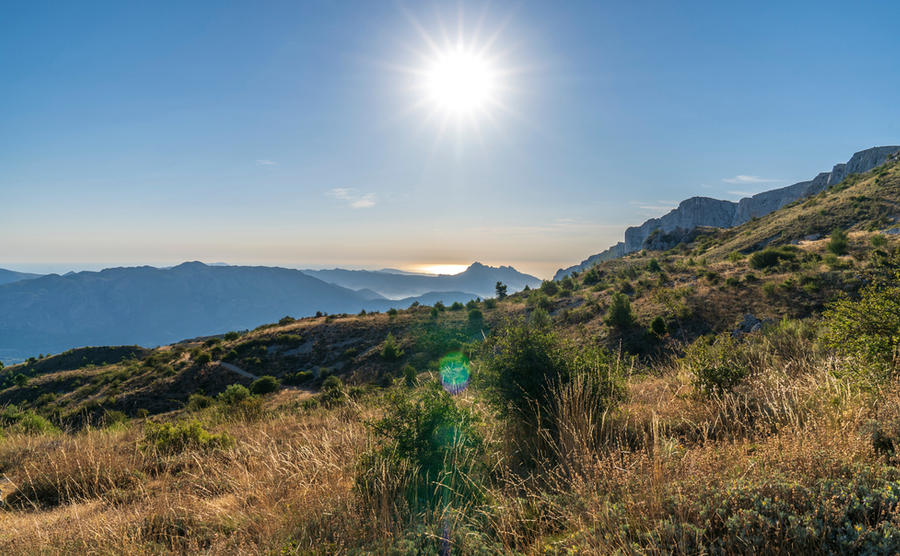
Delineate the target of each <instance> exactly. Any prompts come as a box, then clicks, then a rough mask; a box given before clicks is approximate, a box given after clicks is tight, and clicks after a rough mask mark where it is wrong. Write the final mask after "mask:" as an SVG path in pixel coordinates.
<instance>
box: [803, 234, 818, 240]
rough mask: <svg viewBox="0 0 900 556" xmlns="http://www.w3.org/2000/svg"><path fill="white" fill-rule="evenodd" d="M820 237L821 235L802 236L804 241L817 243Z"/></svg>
mask: <svg viewBox="0 0 900 556" xmlns="http://www.w3.org/2000/svg"><path fill="white" fill-rule="evenodd" d="M821 237H822V234H810V235H808V236H803V240H804V241H817V240H818V239H820V238H821Z"/></svg>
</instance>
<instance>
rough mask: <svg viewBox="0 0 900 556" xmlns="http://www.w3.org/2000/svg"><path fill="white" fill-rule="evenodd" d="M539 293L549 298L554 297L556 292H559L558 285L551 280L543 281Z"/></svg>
mask: <svg viewBox="0 0 900 556" xmlns="http://www.w3.org/2000/svg"><path fill="white" fill-rule="evenodd" d="M541 291H542V292H544V293H545V294H547V295H549V296H550V297H553V296H554V295H556V292H558V291H559V284H557V283H556V282H554V281H552V280H544V281H543V282H541Z"/></svg>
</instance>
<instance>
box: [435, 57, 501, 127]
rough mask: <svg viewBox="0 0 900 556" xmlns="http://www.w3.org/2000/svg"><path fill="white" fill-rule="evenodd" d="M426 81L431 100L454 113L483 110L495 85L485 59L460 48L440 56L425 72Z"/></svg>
mask: <svg viewBox="0 0 900 556" xmlns="http://www.w3.org/2000/svg"><path fill="white" fill-rule="evenodd" d="M425 82H426V89H427V91H428V93H429V95H430V97H431V99H432V100H433V101H434V102H435V103H436V104H437V106H438V107H440V108H442V109H443V110H445V111H447V112H451V113H466V112H472V111H475V110H480V109H484V108H485V106H486V105H487V104H488V103H489V101H490V100H491V97H492V94H493V93H494V89H495V86H496V79H495V76H494V74H493V72H492V71H491V68H490V66H489V65H488V63H487V62H486V61H485V60H484V58H483V57H481V56H479V55H477V54H475V53H472V52H466V51H464V50H463V49H462V48H461V47H460V48H456V49H454V50H451V51H448V52H445V53H443V54H438V55H437V56H436V57H435V58H434V60H433V61H432V64H431V68H430V69H429V70H428V71H426V73H425Z"/></svg>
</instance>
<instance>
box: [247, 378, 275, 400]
mask: <svg viewBox="0 0 900 556" xmlns="http://www.w3.org/2000/svg"><path fill="white" fill-rule="evenodd" d="M280 389H281V381H280V380H278V379H277V378H275V377H274V376H270V375H264V376H261V377H259V378H258V379H256V380H254V381H253V383H252V384H251V385H250V393H251V394H255V395H257V396H262V395H264V394H268V393H270V392H277V391H278V390H280Z"/></svg>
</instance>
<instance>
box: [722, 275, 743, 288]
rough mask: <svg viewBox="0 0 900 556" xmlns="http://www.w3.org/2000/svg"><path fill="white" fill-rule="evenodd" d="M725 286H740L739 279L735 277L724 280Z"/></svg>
mask: <svg viewBox="0 0 900 556" xmlns="http://www.w3.org/2000/svg"><path fill="white" fill-rule="evenodd" d="M725 285H726V286H730V287H732V288H733V287H736V286H739V285H741V279H740V278H739V277H737V276H730V277H729V278H728V279H727V280H725Z"/></svg>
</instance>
